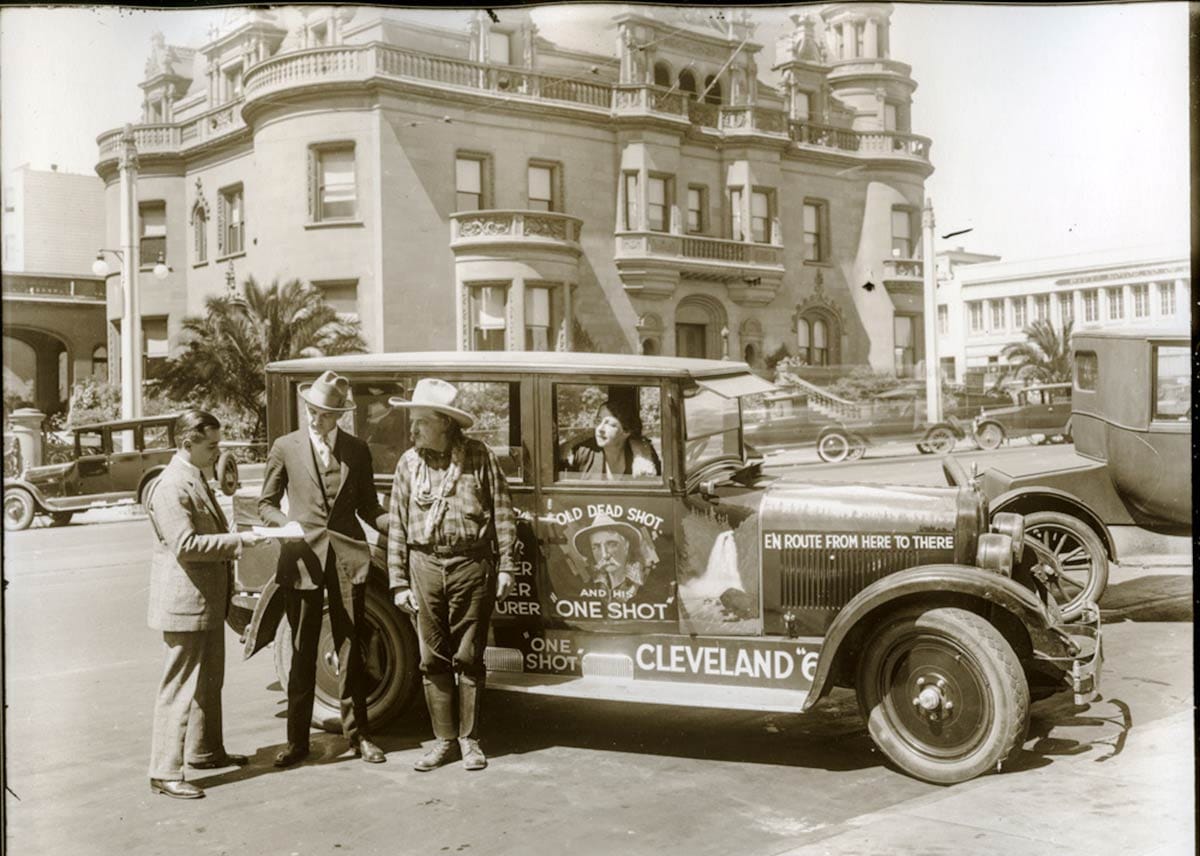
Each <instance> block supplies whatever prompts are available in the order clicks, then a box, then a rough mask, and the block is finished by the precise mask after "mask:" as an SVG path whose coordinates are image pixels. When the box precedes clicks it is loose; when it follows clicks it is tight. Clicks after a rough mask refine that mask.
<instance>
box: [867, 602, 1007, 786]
mask: <svg viewBox="0 0 1200 856" xmlns="http://www.w3.org/2000/svg"><path fill="white" fill-rule="evenodd" d="M857 691H858V702H859V707H860V708H861V710H862V714H863V716H864V717H865V718H866V720H867V728H868V730H869V731H870V733H871V737H872V739H873V740H874V741H875V743H876V745H877V746H878V747H879V748H880V750H881V751H882V752H883V754H884V755H885V756H887V758H888V760H890V761H891V762H892V763H893V764H895V765H896V766H897V767H899V768H900V769H901V770H903V771H904V772H906V773H908V774H909V775H911V776H914V777H916V778H918V779H922V780H923V781H926V782H932V783H934V784H939V785H951V784H955V783H957V782H964V781H966V780H968V779H973V778H975V777H976V776H980V775H982V774H984V773H986V772H988V771H990V770H994V769H997V768H998V766H999V765H1000V764H1001V763H1002V762H1003V761H1004V760H1005V759H1006V758H1008V757H1009V755H1010V754H1011V753H1012V752H1013V751H1014V750H1015V749H1017V748H1018V747H1019V746H1020V745H1021V741H1022V740H1023V739H1024V736H1025V731H1026V728H1027V726H1028V721H1029V685H1028V683H1027V682H1026V680H1025V676H1024V674H1023V673H1022V671H1021V663H1020V660H1018V658H1017V655H1016V654H1015V653H1014V652H1013V650H1012V647H1011V646H1010V645H1009V644H1008V642H1007V640H1005V638H1004V636H1003V635H1001V633H1000V631H998V630H997V629H996V628H995V627H993V626H992V625H991V624H990V623H989V622H987V621H986V620H984V619H983V618H981V617H980V616H978V615H976V614H975V613H973V612H968V611H967V610H964V609H958V608H952V607H940V608H935V609H929V610H908V611H904V612H900V613H897V614H895V615H893V616H890V617H889V618H888V619H885V623H884V624H883V626H882V627H880V629H879V630H878V631H876V633H875V634H874V636H873V637H872V638H871V640H870V642H869V643H868V645H867V648H866V649H865V652H864V655H863V656H862V658H861V659H860V660H859V664H858V678H857Z"/></svg>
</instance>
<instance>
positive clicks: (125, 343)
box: [120, 125, 142, 419]
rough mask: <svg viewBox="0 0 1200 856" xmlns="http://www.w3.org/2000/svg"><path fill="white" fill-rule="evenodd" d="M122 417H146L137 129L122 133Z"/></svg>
mask: <svg viewBox="0 0 1200 856" xmlns="http://www.w3.org/2000/svg"><path fill="white" fill-rule="evenodd" d="M120 169H121V280H122V281H121V285H122V286H124V289H125V293H124V295H123V296H124V298H125V305H124V313H123V317H122V318H121V418H122V419H137V418H139V417H141V415H142V312H141V309H140V308H139V306H138V281H137V276H138V229H137V216H138V211H137V172H138V162H137V146H135V145H134V140H133V128H132V127H131V126H129V125H126V126H125V131H124V133H122V134H121V164H120Z"/></svg>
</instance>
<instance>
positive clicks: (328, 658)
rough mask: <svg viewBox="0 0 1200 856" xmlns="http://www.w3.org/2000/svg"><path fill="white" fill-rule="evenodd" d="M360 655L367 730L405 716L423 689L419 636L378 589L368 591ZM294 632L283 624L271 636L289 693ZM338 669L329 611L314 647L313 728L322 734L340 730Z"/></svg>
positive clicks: (278, 672) (281, 678) (278, 673)
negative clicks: (407, 709)
mask: <svg viewBox="0 0 1200 856" xmlns="http://www.w3.org/2000/svg"><path fill="white" fill-rule="evenodd" d="M359 633H360V635H359V641H360V644H361V650H362V655H363V665H364V673H365V674H364V681H365V684H366V686H365V688H364V689H365V692H366V696H367V720H368V722H369V723H370V726H371V728H375V727H377V726H379V725H382V724H383V723H384V722H386V721H388V720H389V719H391V718H393V717H394V716H396V715H397V714H399V713H400V712H402V711H403V710H405V709H406V708H407V707H408V706H409V705H410V704H411V703H412V701H413V699H414V698H415V697H416V695H417V693H418V692H419V690H420V687H421V675H420V671H419V669H418V665H419V662H420V658H419V655H418V653H417V636H416V632H415V631H414V629H413V626H412V621H411V620H410V619H409V618H408V616H407V615H406V614H405V613H403V612H401V611H400V610H399V609H397V608H396V607H395V605H393V604H392V603H391V601H389V600H388V598H387V593H386V592H385V591H384V590H383V589H382V588H381V587H380V588H377V587H375V586H371V585H368V586H367V591H366V609H365V610H364V615H363V627H362V628H361V630H360V631H359ZM293 652H294V648H293V645H292V629H291V627H290V626H289V625H288V622H287V619H286V618H285V619H283V620H282V621H280V622H279V629H278V630H277V631H276V633H275V675H276V677H278V678H279V684H280V686H282V687H283V688H284V691H285V692H286V690H287V685H288V673H289V671H290V670H291V666H292V654H293ZM340 672H341V663H340V662H339V661H338V652H337V646H336V644H335V643H334V639H333V627H332V625H331V624H330V621H329V606H328V604H326V607H325V612H324V614H323V615H322V616H321V633H320V637H319V639H318V642H317V692H316V700H315V702H314V704H313V718H312V721H313V725H314V726H316V727H317V728H322V729H324V730H326V731H333V732H339V731H341V729H342V717H341V703H340V701H339V699H340V693H339V691H338V676H339V674H340Z"/></svg>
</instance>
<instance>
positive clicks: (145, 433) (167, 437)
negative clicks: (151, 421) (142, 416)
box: [142, 425, 171, 452]
mask: <svg viewBox="0 0 1200 856" xmlns="http://www.w3.org/2000/svg"><path fill="white" fill-rule="evenodd" d="M169 448H171V431H170V426H168V425H143V426H142V451H145V452H150V451H159V450H162V449H169Z"/></svg>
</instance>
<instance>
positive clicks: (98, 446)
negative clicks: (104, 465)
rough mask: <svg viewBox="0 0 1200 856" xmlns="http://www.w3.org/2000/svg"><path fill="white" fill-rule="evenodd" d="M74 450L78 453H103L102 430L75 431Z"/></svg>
mask: <svg viewBox="0 0 1200 856" xmlns="http://www.w3.org/2000/svg"><path fill="white" fill-rule="evenodd" d="M75 447H76V452H77V453H78V454H80V455H103V454H104V432H103V431H77V432H76V433H75Z"/></svg>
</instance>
